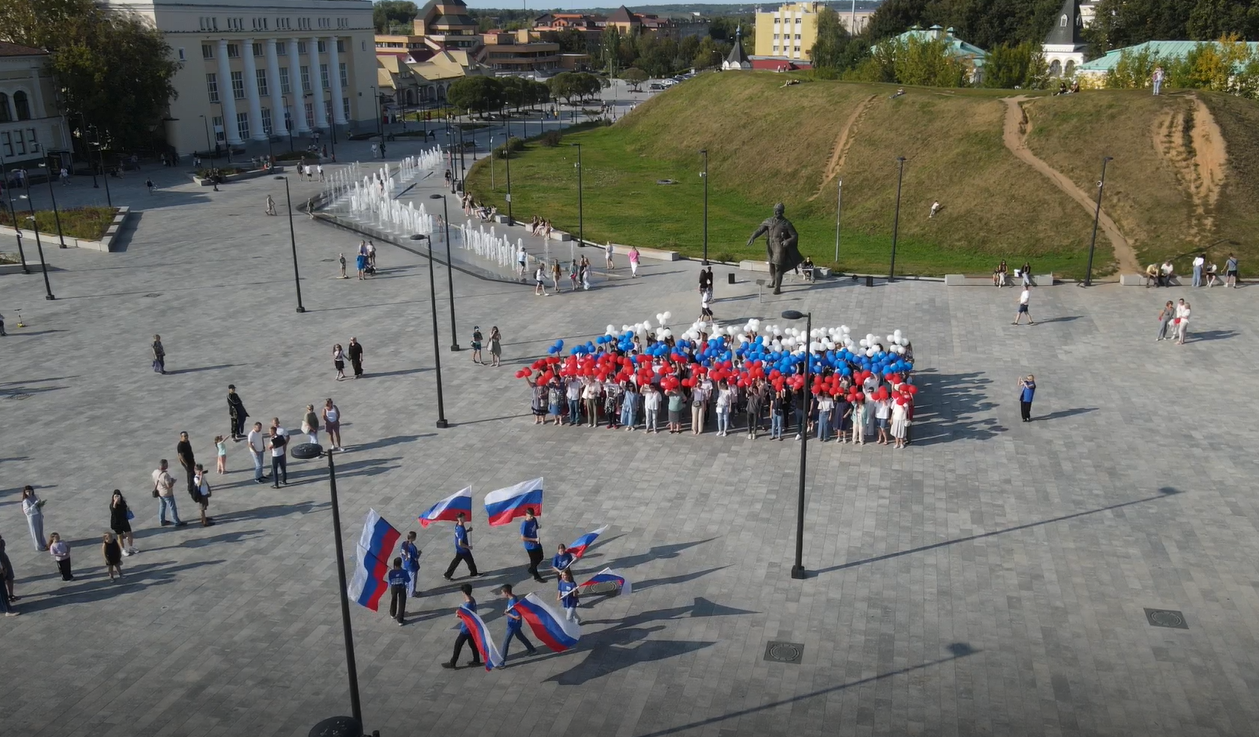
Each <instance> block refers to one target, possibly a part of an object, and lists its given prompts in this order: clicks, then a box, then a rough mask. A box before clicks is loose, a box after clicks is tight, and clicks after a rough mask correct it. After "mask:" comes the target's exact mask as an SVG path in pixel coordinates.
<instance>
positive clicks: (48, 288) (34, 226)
mask: <svg viewBox="0 0 1259 737" xmlns="http://www.w3.org/2000/svg"><path fill="white" fill-rule="evenodd" d="M26 191H27V193H26V194H24V195H22V197H25V198H26V206H27V207H29V208H30V212H31V214H30V215H27V216H26V219H27V220H29V221H31V230H33V231H35V248H37V249H39V268H40V270H41V271H43V272H44V299H47V300H54V299H56V298H57V297H56V296H54V295H53V293H52V284H50V283H49V282H48V263H47V262H46V261H45V260H44V242H43V241H42V240H40V237H39V224H38V223H36V222H35V203H34V202H32V201H31V195H30V188H29V187H28V188H27V190H26ZM14 225H17V223H14Z"/></svg>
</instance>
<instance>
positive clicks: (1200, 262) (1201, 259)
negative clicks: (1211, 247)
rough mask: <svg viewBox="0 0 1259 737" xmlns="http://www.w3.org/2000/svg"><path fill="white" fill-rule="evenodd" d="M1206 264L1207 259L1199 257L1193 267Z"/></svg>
mask: <svg viewBox="0 0 1259 737" xmlns="http://www.w3.org/2000/svg"><path fill="white" fill-rule="evenodd" d="M1206 262H1207V260H1206V259H1204V258H1202V257H1201V256H1199V257H1197V258H1195V259H1194V260H1193V265H1194V266H1201V265H1203V264H1205V263H1206Z"/></svg>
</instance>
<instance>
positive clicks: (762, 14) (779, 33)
mask: <svg viewBox="0 0 1259 737" xmlns="http://www.w3.org/2000/svg"><path fill="white" fill-rule="evenodd" d="M823 7H825V5H824V4H823V3H820V2H803V3H784V4H783V5H781V6H779V7H777V8H773V9H771V10H758V11H757V12H756V53H755V54H753V62H754V64H753V65H754V66H756V67H758V68H765V67H766V66H767V64H765V62H771V64H769V66H772V61H774V60H781V61H782V62H783V63H787V62H793V63H795V64H796V65H801V64H802V63H803V65H807V64H808V63H809V51H810V50H811V49H812V48H813V42H814V41H816V40H817V14H818V13H819V12H821V10H822V8H823ZM757 61H760V62H762V63H761V64H756V63H755V62H757Z"/></svg>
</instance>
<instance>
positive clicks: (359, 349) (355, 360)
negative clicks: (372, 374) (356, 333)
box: [349, 338, 363, 379]
mask: <svg viewBox="0 0 1259 737" xmlns="http://www.w3.org/2000/svg"><path fill="white" fill-rule="evenodd" d="M349 353H350V365H351V366H353V367H354V378H356V379H357V378H359V377H361V376H362V375H363V344H362V343H360V342H358V338H350V349H349Z"/></svg>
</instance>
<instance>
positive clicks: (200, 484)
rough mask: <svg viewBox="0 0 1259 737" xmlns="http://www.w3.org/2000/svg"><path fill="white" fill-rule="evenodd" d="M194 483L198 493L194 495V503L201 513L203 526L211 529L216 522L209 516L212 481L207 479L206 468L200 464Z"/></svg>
mask: <svg viewBox="0 0 1259 737" xmlns="http://www.w3.org/2000/svg"><path fill="white" fill-rule="evenodd" d="M194 481H195V482H196V484H197V491H196V493H195V494H193V497H192V501H193V503H194V504H196V505H197V509H198V510H199V511H200V513H201V526H202V527H209V526H211V525H213V524H214V520H213V519H211V518H210V517H209V516H207V512H208V511H209V509H210V479H208V478H206V472H205V466H202V465H201V464H200V463H198V464H197V475H196V477H195V478H194Z"/></svg>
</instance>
